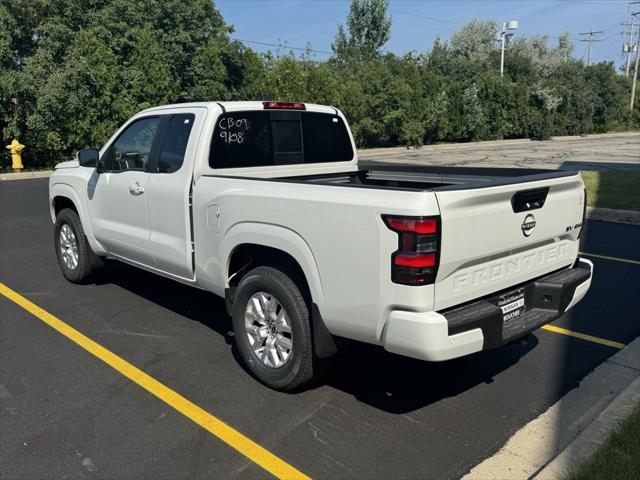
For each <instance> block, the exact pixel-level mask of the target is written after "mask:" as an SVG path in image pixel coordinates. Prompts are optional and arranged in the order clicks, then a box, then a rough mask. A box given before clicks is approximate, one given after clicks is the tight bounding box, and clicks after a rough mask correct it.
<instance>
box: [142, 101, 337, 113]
mask: <svg viewBox="0 0 640 480" xmlns="http://www.w3.org/2000/svg"><path fill="white" fill-rule="evenodd" d="M301 103H304V105H305V107H306V110H307V111H312V112H322V113H337V112H338V110H337V109H336V108H335V107H330V106H327V105H318V104H315V103H305V102H301ZM189 107H191V108H193V107H196V108H207V109H211V108H213V109H218V108H220V107H222V108H223V109H224V110H227V111H232V112H233V111H241V110H263V109H264V102H262V101H236V102H189V103H174V104H171V105H158V106H156V107H151V108H147V109H146V110H143V112H146V113H148V112H154V111H159V110H166V109H169V108H189ZM140 113H142V112H140Z"/></svg>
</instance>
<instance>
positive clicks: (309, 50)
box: [230, 37, 333, 55]
mask: <svg viewBox="0 0 640 480" xmlns="http://www.w3.org/2000/svg"><path fill="white" fill-rule="evenodd" d="M230 40H235V41H236V42H242V43H253V44H255V45H265V46H268V47H278V48H283V49H289V50H300V51H303V52H314V53H325V54H327V55H333V52H328V51H326V50H315V49H313V48H306V47H291V46H289V45H287V44H286V43H269V42H258V41H256V40H243V39H241V38H231V37H230Z"/></svg>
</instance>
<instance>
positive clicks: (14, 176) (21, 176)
mask: <svg viewBox="0 0 640 480" xmlns="http://www.w3.org/2000/svg"><path fill="white" fill-rule="evenodd" d="M52 173H53V170H39V171H37V172H19V173H13V172H11V173H0V181H4V180H27V179H29V178H47V177H49V176H51V174H52Z"/></svg>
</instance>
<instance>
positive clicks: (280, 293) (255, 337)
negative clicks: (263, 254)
mask: <svg viewBox="0 0 640 480" xmlns="http://www.w3.org/2000/svg"><path fill="white" fill-rule="evenodd" d="M232 317H233V331H234V334H235V339H236V345H237V347H238V351H239V353H240V356H241V357H242V360H243V362H244V364H245V366H246V367H247V369H248V370H249V371H250V372H251V374H252V375H254V376H255V377H256V378H257V379H258V380H259V381H260V382H262V383H264V384H265V385H267V386H269V387H271V388H274V389H276V390H283V391H292V390H299V389H301V388H302V387H304V386H305V385H307V384H309V383H310V382H311V380H312V379H313V377H314V355H313V343H312V340H311V327H310V317H309V308H308V307H307V303H306V302H305V300H304V298H303V296H302V294H301V292H300V289H299V288H298V287H297V286H296V284H295V283H294V282H293V281H292V280H291V279H290V278H289V277H288V276H287V275H286V274H285V273H283V272H281V271H280V270H276V269H275V268H271V267H257V268H255V269H253V270H251V271H250V272H248V273H247V275H246V276H245V277H244V278H243V279H242V280H241V281H240V284H239V285H238V288H237V290H236V295H235V300H234V303H233V315H232Z"/></svg>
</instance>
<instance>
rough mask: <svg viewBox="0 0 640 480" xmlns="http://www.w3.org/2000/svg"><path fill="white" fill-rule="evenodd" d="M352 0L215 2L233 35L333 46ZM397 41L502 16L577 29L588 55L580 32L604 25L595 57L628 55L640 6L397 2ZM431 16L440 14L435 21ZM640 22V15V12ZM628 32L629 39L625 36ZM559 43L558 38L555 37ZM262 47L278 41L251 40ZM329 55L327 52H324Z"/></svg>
mask: <svg viewBox="0 0 640 480" xmlns="http://www.w3.org/2000/svg"><path fill="white" fill-rule="evenodd" d="M349 3H350V2H349V0H215V5H216V7H217V8H218V9H219V10H220V12H221V13H222V15H223V16H224V19H225V21H226V22H227V23H228V24H231V25H233V26H234V28H235V33H234V34H233V35H232V37H233V38H237V39H242V40H252V41H255V42H265V43H274V44H280V43H285V44H286V45H288V46H290V47H304V46H305V45H306V44H307V42H310V43H311V47H312V48H314V49H316V50H321V51H327V52H330V51H331V42H332V41H333V38H334V36H335V33H336V29H337V25H338V23H344V22H345V19H346V16H347V13H348V11H349ZM389 10H390V13H391V15H392V18H393V25H392V32H391V40H390V41H389V42H388V43H387V45H386V49H387V50H389V51H391V52H394V53H396V54H403V53H406V52H408V51H411V50H416V51H423V50H427V49H429V48H430V47H431V45H432V44H433V40H434V38H435V37H436V36H438V35H439V36H440V37H441V38H443V39H447V38H448V37H449V35H451V33H452V32H453V31H455V30H456V28H457V26H458V24H460V23H465V22H467V21H468V20H470V19H472V18H474V17H478V18H481V19H494V20H496V21H499V22H502V21H506V20H512V19H513V20H518V21H519V23H520V28H519V29H518V30H517V32H516V33H519V34H527V35H530V34H537V33H544V34H548V35H549V36H551V37H554V36H557V35H558V34H559V33H561V32H562V31H565V30H567V31H569V32H570V33H571V36H572V38H573V39H574V42H575V50H574V55H575V56H576V57H578V58H582V57H583V56H585V58H586V53H585V52H586V47H587V44H586V42H579V41H578V40H579V39H580V38H586V37H579V36H578V33H579V32H585V31H589V30H603V31H604V33H603V34H602V35H601V36H600V37H601V38H603V41H600V42H594V44H593V53H592V59H593V61H601V60H615V61H616V62H617V63H620V62H621V61H622V54H621V50H622V41H623V40H622V37H621V35H620V33H621V32H622V31H623V30H624V29H626V28H627V27H623V26H621V25H620V23H621V22H628V21H629V19H630V18H631V17H630V12H631V11H638V10H640V4H638V5H631V6H630V5H629V4H628V2H627V1H626V0H529V1H526V0H491V1H482V0H391V1H390V2H389ZM424 17H435V19H429V18H424ZM639 20H640V18H639ZM625 38H626V37H625ZM552 41H554V39H552ZM247 45H250V46H251V47H252V48H254V49H256V50H258V51H266V50H268V49H271V50H272V51H275V50H276V49H277V47H270V46H264V45H259V44H255V43H253V44H251V43H248V44H247ZM315 55H316V58H318V59H323V58H326V57H327V56H328V55H327V54H326V53H316V54H315Z"/></svg>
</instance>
